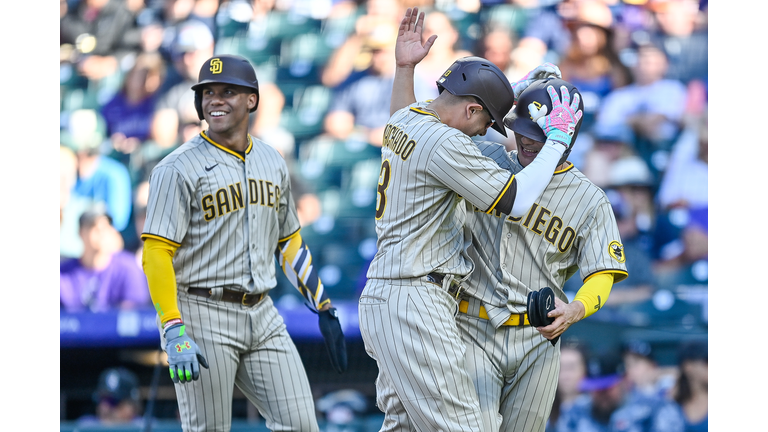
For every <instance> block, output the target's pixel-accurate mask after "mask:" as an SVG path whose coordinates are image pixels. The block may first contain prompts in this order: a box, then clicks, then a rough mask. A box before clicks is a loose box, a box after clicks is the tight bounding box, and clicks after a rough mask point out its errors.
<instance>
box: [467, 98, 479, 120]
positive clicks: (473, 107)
mask: <svg viewBox="0 0 768 432" xmlns="http://www.w3.org/2000/svg"><path fill="white" fill-rule="evenodd" d="M482 109H483V106H482V105H480V104H479V103H477V102H470V103H468V104H467V105H466V111H467V119H469V118H470V117H472V115H473V114H475V113H476V112H477V111H480V110H482Z"/></svg>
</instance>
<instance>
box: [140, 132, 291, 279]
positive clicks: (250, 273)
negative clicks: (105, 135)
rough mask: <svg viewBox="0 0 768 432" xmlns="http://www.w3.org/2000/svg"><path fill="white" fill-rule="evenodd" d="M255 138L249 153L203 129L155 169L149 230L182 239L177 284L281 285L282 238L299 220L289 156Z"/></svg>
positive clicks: (178, 242) (147, 232)
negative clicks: (278, 277)
mask: <svg viewBox="0 0 768 432" xmlns="http://www.w3.org/2000/svg"><path fill="white" fill-rule="evenodd" d="M250 139H251V145H250V146H249V148H248V149H246V153H245V157H244V158H243V157H242V155H239V154H237V153H236V152H233V151H231V150H228V149H226V148H225V147H223V146H220V145H219V144H216V143H214V142H213V141H211V140H210V139H209V138H207V137H206V136H205V135H204V133H203V134H201V135H198V136H196V137H195V138H193V139H191V140H189V141H188V142H186V143H184V144H183V145H182V146H180V147H179V148H178V149H176V150H174V151H173V152H172V153H171V154H169V155H168V156H166V157H165V158H164V159H163V160H162V161H161V162H160V163H159V164H158V165H157V166H156V167H155V168H154V169H153V171H152V174H151V176H150V180H149V188H150V199H149V203H148V206H147V219H146V222H145V224H144V234H143V236H154V237H159V238H161V239H165V240H170V241H171V242H173V243H175V244H176V245H180V247H179V248H178V250H177V251H176V254H175V256H174V258H173V267H174V271H175V272H176V281H177V283H178V284H179V286H186V287H190V286H193V287H203V288H213V287H229V288H230V289H233V290H237V291H243V292H248V293H261V292H264V291H268V290H269V289H271V288H273V287H274V286H275V285H276V283H277V281H276V277H275V255H274V253H275V248H276V247H277V242H278V240H279V239H283V238H285V237H288V236H290V235H291V234H293V233H295V232H296V231H298V229H299V228H300V225H299V220H298V217H297V215H296V209H295V206H294V205H293V198H292V196H291V186H290V178H289V174H288V168H287V166H286V164H285V160H284V159H283V157H282V156H281V155H280V153H278V152H277V151H276V150H274V149H273V148H272V147H270V146H268V145H267V144H265V143H263V142H261V141H259V140H257V139H255V138H252V137H250ZM161 192H162V193H161Z"/></svg>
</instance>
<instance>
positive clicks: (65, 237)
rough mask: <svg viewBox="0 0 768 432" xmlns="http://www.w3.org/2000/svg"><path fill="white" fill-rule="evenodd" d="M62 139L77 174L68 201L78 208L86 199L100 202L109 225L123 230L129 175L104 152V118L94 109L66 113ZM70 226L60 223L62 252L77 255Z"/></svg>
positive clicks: (79, 250)
mask: <svg viewBox="0 0 768 432" xmlns="http://www.w3.org/2000/svg"><path fill="white" fill-rule="evenodd" d="M62 140H63V141H64V144H65V145H67V146H69V147H70V148H71V149H72V150H73V151H74V152H75V155H76V158H77V177H76V180H75V185H74V187H73V188H72V190H71V191H70V202H69V204H71V205H73V206H74V205H79V207H80V208H82V206H83V203H86V202H87V203H88V204H95V203H103V204H104V205H105V207H106V212H107V213H108V214H109V216H110V218H111V219H112V220H111V222H112V226H113V227H114V228H115V229H116V230H117V231H118V232H122V231H123V230H125V229H126V228H127V227H128V222H129V220H130V217H131V200H132V197H131V178H130V174H129V172H128V169H127V168H126V167H125V165H123V164H121V163H120V162H119V161H117V160H115V159H114V158H111V157H109V156H107V155H105V153H106V152H105V151H104V150H103V149H104V144H105V143H108V142H107V141H106V124H105V122H104V118H103V117H102V116H101V114H99V113H98V112H96V111H95V110H88V109H81V110H76V111H75V112H73V113H71V115H70V116H69V119H68V125H67V128H66V129H65V130H64V131H63V133H62ZM69 204H68V205H69ZM79 216H80V215H79V214H78V215H76V216H75V217H79ZM73 228H74V225H72V224H71V223H70V222H68V221H67V223H66V224H64V225H63V226H62V245H61V246H62V255H65V256H69V257H78V256H80V254H81V253H82V251H83V245H82V243H81V241H80V240H79V238H77V239H76V238H75V236H74V233H75V231H73ZM64 230H68V231H64ZM77 230H78V231H79V227H78V228H77Z"/></svg>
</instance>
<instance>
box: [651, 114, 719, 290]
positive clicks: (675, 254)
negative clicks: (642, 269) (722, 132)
mask: <svg viewBox="0 0 768 432" xmlns="http://www.w3.org/2000/svg"><path fill="white" fill-rule="evenodd" d="M708 129H709V122H708V114H707V110H706V109H704V111H703V112H702V114H701V116H700V117H699V118H698V120H697V121H695V122H692V123H691V124H690V126H689V127H688V128H686V130H685V131H684V132H683V133H682V134H681V135H680V138H679V139H678V140H677V141H676V142H675V144H674V146H673V148H672V154H671V157H670V161H669V164H668V166H667V170H666V172H665V173H664V175H663V177H662V179H661V185H660V187H659V192H658V203H659V207H660V216H661V221H662V222H664V223H660V224H659V225H660V227H661V228H662V229H660V230H658V231H657V233H656V244H657V246H658V248H659V257H658V258H659V262H658V263H657V266H656V269H655V271H656V272H657V275H658V277H659V280H660V282H661V283H663V284H664V285H667V284H675V283H678V282H680V281H684V280H685V279H688V277H687V275H688V273H689V272H690V270H691V269H692V268H691V266H692V265H693V264H695V263H698V262H702V263H703V262H706V261H707V257H708V250H709V247H708V244H709V243H708V232H709V230H708V214H709V190H708V187H707V184H708V180H709V163H708V162H709V156H708V153H709V151H708V149H709V137H708V136H709V133H708ZM700 272H701V271H699V272H697V274H696V275H692V276H694V277H695V278H696V279H698V280H703V275H701V274H699V273H700Z"/></svg>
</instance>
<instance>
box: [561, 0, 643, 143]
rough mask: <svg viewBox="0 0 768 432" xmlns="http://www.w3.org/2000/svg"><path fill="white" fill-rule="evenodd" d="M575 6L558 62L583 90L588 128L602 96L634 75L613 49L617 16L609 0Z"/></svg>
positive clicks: (584, 119)
mask: <svg viewBox="0 0 768 432" xmlns="http://www.w3.org/2000/svg"><path fill="white" fill-rule="evenodd" d="M574 8H575V10H574V12H573V16H569V17H567V18H566V19H565V26H566V29H567V30H568V32H569V34H570V40H571V42H570V44H569V46H568V49H567V50H566V51H565V53H564V54H563V56H562V60H561V61H560V63H559V66H560V70H561V71H562V73H563V79H564V80H566V81H568V82H570V83H572V84H573V85H575V86H576V88H578V89H579V91H580V92H581V96H582V100H583V102H584V117H582V125H581V127H582V129H589V128H590V127H592V123H593V122H594V120H595V115H596V113H597V111H598V109H599V108H600V104H601V102H602V99H603V98H604V97H605V96H606V95H607V94H608V93H610V92H611V91H613V90H615V89H617V88H619V87H624V86H626V85H628V84H630V82H631V80H632V77H631V75H630V72H629V69H628V68H627V67H626V66H625V65H624V64H622V63H621V61H620V60H619V56H618V53H617V52H616V51H615V49H614V48H615V44H614V30H613V22H614V18H613V14H612V13H611V9H610V8H609V7H608V5H607V4H606V2H605V1H603V0H581V1H579V2H576V4H575V5H574Z"/></svg>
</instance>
